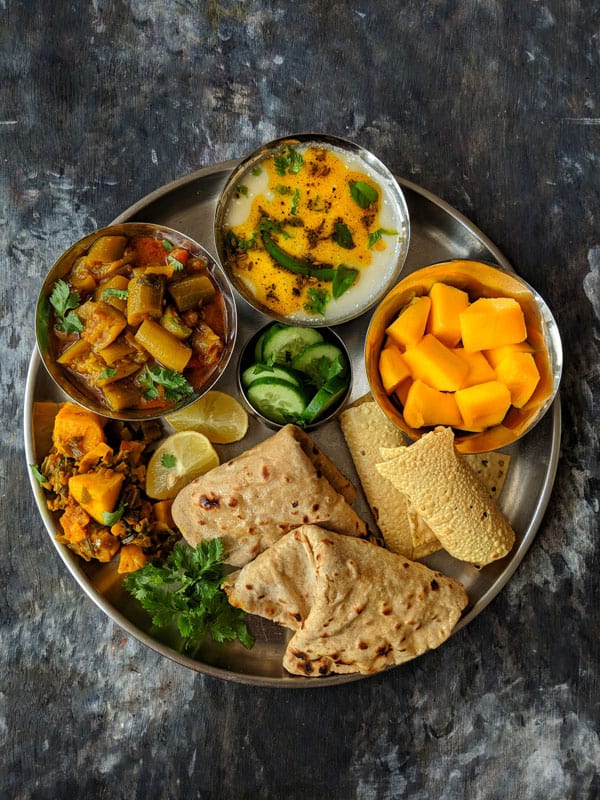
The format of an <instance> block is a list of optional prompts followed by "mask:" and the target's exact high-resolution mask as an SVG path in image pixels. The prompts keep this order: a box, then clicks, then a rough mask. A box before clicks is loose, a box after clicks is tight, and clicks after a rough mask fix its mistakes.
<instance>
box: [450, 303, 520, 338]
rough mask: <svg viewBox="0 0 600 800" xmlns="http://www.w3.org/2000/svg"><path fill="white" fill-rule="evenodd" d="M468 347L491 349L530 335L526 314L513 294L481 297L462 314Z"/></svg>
mask: <svg viewBox="0 0 600 800" xmlns="http://www.w3.org/2000/svg"><path fill="white" fill-rule="evenodd" d="M460 331H461V339H462V343H463V347H464V348H465V350H471V351H473V350H489V349H490V348H492V347H501V346H502V345H505V344H517V343H518V342H522V341H524V340H525V339H526V338H527V327H526V325H525V317H524V315H523V310H522V309H521V306H520V305H519V303H518V302H517V301H516V300H515V299H514V298H512V297H480V298H479V299H478V300H475V302H474V303H471V305H470V306H469V307H468V308H467V309H466V310H465V311H463V312H462V313H461V314H460Z"/></svg>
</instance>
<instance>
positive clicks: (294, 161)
mask: <svg viewBox="0 0 600 800" xmlns="http://www.w3.org/2000/svg"><path fill="white" fill-rule="evenodd" d="M273 163H274V164H275V171H276V172H277V174H278V175H281V176H283V175H285V174H286V172H289V174H290V175H297V174H298V173H299V172H300V170H301V169H302V165H303V164H304V159H303V158H302V156H301V155H300V153H299V152H298V151H297V150H296V148H294V147H292V146H291V145H289V144H288V145H287V146H286V147H285V149H284V150H283V151H282V152H281V153H280V154H279V155H278V156H274V157H273Z"/></svg>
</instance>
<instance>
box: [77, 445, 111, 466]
mask: <svg viewBox="0 0 600 800" xmlns="http://www.w3.org/2000/svg"><path fill="white" fill-rule="evenodd" d="M112 457H113V449H112V447H110V446H109V445H108V444H107V443H106V442H98V444H97V445H96V447H93V448H92V449H91V450H88V452H87V453H86V454H85V455H84V456H82V458H81V459H80V461H79V472H81V473H84V472H88V471H89V470H90V467H93V466H95V465H96V464H98V462H100V461H103V462H104V463H105V464H108V463H110V462H111V461H112Z"/></svg>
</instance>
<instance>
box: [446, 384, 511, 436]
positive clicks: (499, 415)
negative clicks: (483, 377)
mask: <svg viewBox="0 0 600 800" xmlns="http://www.w3.org/2000/svg"><path fill="white" fill-rule="evenodd" d="M455 398H456V403H457V405H458V410H459V411H460V415H461V417H462V420H463V421H462V425H461V427H462V428H463V430H466V431H483V430H485V429H486V428H491V427H492V426H493V425H499V424H500V423H501V422H502V420H503V419H504V417H505V416H506V412H507V411H508V409H509V408H510V392H509V390H508V388H507V387H506V385H505V384H504V383H500V381H487V382H486V383H479V384H477V385H476V386H469V387H467V388H466V389H460V390H459V391H458V392H456V393H455Z"/></svg>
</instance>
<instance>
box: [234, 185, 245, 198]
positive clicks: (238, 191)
mask: <svg viewBox="0 0 600 800" xmlns="http://www.w3.org/2000/svg"><path fill="white" fill-rule="evenodd" d="M235 196H236V197H248V187H247V186H246V185H245V184H244V183H239V184H238V185H237V186H236V187H235Z"/></svg>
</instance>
